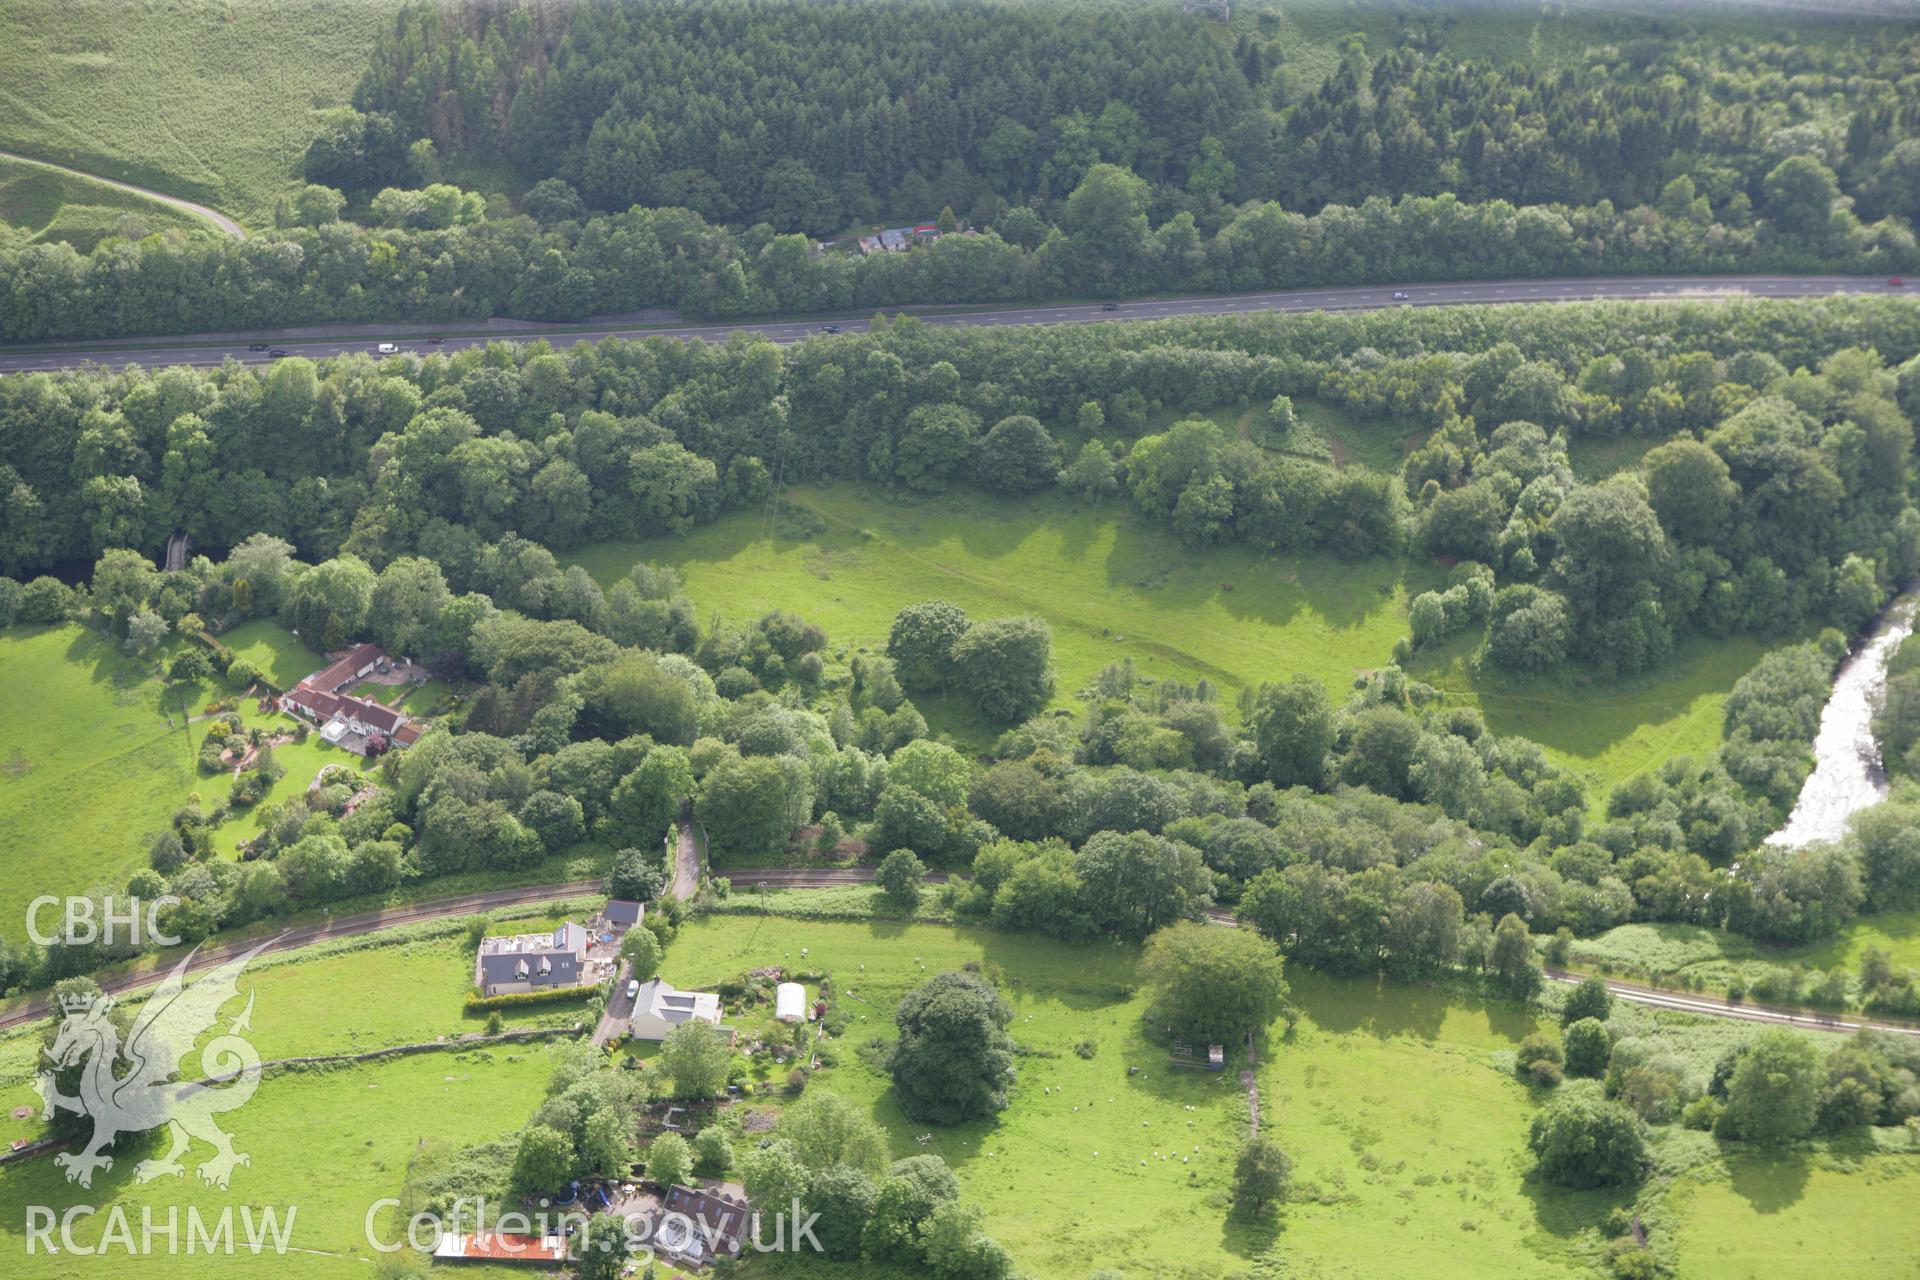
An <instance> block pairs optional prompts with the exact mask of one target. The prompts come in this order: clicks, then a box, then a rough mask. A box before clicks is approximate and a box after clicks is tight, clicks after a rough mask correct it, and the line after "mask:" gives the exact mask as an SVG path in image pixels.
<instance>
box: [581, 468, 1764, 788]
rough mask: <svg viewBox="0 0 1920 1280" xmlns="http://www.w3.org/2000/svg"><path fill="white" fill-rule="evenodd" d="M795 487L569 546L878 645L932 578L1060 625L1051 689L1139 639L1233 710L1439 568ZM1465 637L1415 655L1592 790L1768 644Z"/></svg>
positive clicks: (1340, 662)
mask: <svg viewBox="0 0 1920 1280" xmlns="http://www.w3.org/2000/svg"><path fill="white" fill-rule="evenodd" d="M1374 447H1389V448H1398V447H1399V445H1398V443H1397V442H1395V441H1392V440H1389V441H1385V442H1384V443H1382V442H1378V441H1376V442H1375V446H1374ZM792 500H793V501H794V502H795V503H797V504H798V505H800V506H801V507H804V508H805V509H806V510H808V511H810V512H813V513H815V515H816V516H817V517H818V520H819V531H818V532H816V533H812V534H809V535H804V536H787V533H783V531H782V529H781V528H780V527H776V526H774V525H773V524H771V523H770V522H769V520H768V518H767V516H766V515H765V513H756V512H738V513H735V514H733V515H730V516H727V517H724V518H722V519H721V520H719V521H716V522H715V523H713V524H711V525H707V526H705V527H703V528H700V529H696V530H695V531H693V532H692V533H690V534H688V535H686V536H685V537H681V538H672V539H657V540H654V541H650V542H639V543H626V542H623V543H599V544H596V545H594V546H591V547H588V548H587V549H585V550H583V551H581V552H578V553H576V554H575V555H574V556H573V557H572V558H573V559H574V560H576V561H578V562H579V563H581V564H584V565H585V566H586V567H587V568H588V570H589V571H591V572H592V573H593V574H594V576H595V577H596V578H597V579H599V580H600V581H601V582H602V583H603V584H609V583H611V582H613V581H614V580H615V579H617V578H619V577H620V576H621V575H622V574H624V573H625V572H626V571H627V569H628V568H629V567H631V566H632V565H633V564H634V563H635V562H636V561H639V560H649V559H650V560H654V561H656V562H658V563H662V564H671V565H673V566H674V567H675V568H676V569H678V570H679V571H680V573H681V575H682V577H683V578H684V579H685V580H686V584H687V589H688V591H689V593H690V594H691V595H692V597H693V600H694V603H695V604H696V605H697V606H698V607H699V610H700V616H701V619H702V622H703V623H704V622H705V621H706V620H707V619H708V618H710V617H711V616H713V614H714V613H716V612H717V613H718V614H719V615H720V616H721V617H722V618H724V619H726V620H727V621H730V622H746V621H751V620H752V619H753V618H755V617H757V616H759V615H760V614H762V613H764V612H766V611H767V610H769V609H774V608H784V609H792V610H795V611H797V612H799V613H800V614H801V615H802V616H804V617H806V618H807V619H808V620H809V621H812V622H816V623H818V624H820V625H821V626H823V627H824V628H826V631H827V635H828V637H829V639H830V641H831V643H832V645H833V647H834V648H835V649H840V648H843V647H844V648H845V649H847V650H848V651H855V650H859V649H861V648H865V649H868V650H873V651H877V650H880V649H882V648H884V646H885V644H886V635H887V627H888V625H889V624H890V623H891V622H892V620H893V615H894V614H895V613H897V612H898V611H899V610H900V609H901V608H902V607H903V606H905V605H908V604H912V603H915V602H917V601H921V600H926V599H929V598H932V597H944V598H946V599H949V600H952V601H953V602H954V603H956V604H959V605H960V606H962V607H963V608H965V609H966V610H967V611H968V612H969V613H972V614H975V615H977V616H993V615H997V614H1006V613H1036V614H1039V615H1040V616H1042V617H1044V618H1046V619H1047V621H1048V622H1049V623H1050V624H1051V625H1052V627H1053V643H1054V664H1055V666H1056V668H1057V670H1058V675H1059V688H1058V692H1057V694H1056V698H1055V701H1056V704H1058V705H1062V706H1065V705H1068V704H1070V703H1071V702H1072V700H1073V698H1074V696H1075V695H1076V694H1077V693H1078V692H1079V691H1080V690H1082V689H1084V688H1085V687H1086V686H1087V685H1088V684H1090V683H1091V682H1092V680H1093V678H1094V676H1095V675H1096V674H1098V672H1099V670H1100V668H1101V667H1103V666H1105V665H1106V664H1107V663H1109V662H1113V661H1116V660H1118V659H1120V658H1122V657H1129V656H1130V657H1132V659H1133V660H1134V663H1135V666H1136V667H1137V668H1138V669H1139V671H1140V672H1141V673H1142V674H1144V675H1147V676H1152V677H1156V678H1163V679H1178V680H1185V681H1194V680H1198V679H1201V678H1205V679H1208V680H1211V681H1212V682H1213V683H1214V685H1215V686H1216V687H1217V688H1218V689H1219V690H1220V694H1221V700H1222V702H1223V704H1224V705H1226V706H1227V707H1228V708H1229V710H1230V711H1231V708H1232V707H1233V702H1234V698H1235V696H1236V695H1237V693H1238V692H1239V690H1240V689H1242V688H1244V687H1246V686H1247V685H1249V684H1256V683H1259V682H1261V681H1268V680H1278V679H1285V678H1286V677H1287V676H1289V675H1291V674H1293V673H1295V672H1305V673H1307V674H1308V675H1311V676H1313V677H1314V678H1316V679H1318V680H1321V681H1322V682H1324V683H1325V684H1326V686H1327V688H1328V690H1329V692H1330V693H1331V694H1332V695H1333V697H1334V698H1335V699H1340V698H1343V697H1345V695H1346V691H1347V690H1348V688H1349V687H1350V686H1351V684H1352V681H1353V679H1354V677H1355V676H1356V675H1358V674H1359V673H1361V672H1363V671H1367V670H1370V669H1372V668H1374V667H1377V666H1380V665H1382V664H1384V663H1386V662H1387V661H1388V660H1389V659H1390V657H1391V655H1392V649H1393V643H1394V641H1395V639H1397V638H1398V637H1399V636H1400V635H1402V634H1404V632H1405V630H1406V602H1407V600H1408V598H1409V597H1410V596H1412V595H1414V594H1417V593H1419V592H1421V591H1424V590H1427V589H1428V588H1430V587H1433V586H1436V585H1440V584H1441V583H1442V581H1443V574H1442V571H1441V570H1440V569H1439V567H1438V566H1436V565H1432V564H1430V563H1428V562H1425V561H1421V560H1410V561H1407V562H1395V561H1391V560H1385V559H1372V560H1364V561H1358V562H1351V561H1344V560H1340V559H1337V558H1335V557H1333V556H1330V555H1323V554H1318V553H1311V554H1306V555H1284V556H1283V555H1266V556H1263V555H1259V554H1257V553H1255V552H1253V551H1251V550H1248V549H1246V548H1243V547H1219V548H1212V549H1208V550H1204V551H1194V550H1191V549H1189V548H1187V547H1185V546H1183V545H1181V543H1180V542H1179V540H1178V539H1177V538H1175V537H1174V536H1173V535H1172V534H1170V533H1168V532H1167V531H1165V530H1163V529H1158V528H1155V527H1153V526H1152V524H1151V523H1150V522H1149V521H1147V520H1145V519H1143V518H1142V517H1140V516H1139V515H1137V514H1136V513H1134V512H1133V511H1131V510H1130V509H1129V508H1127V507H1126V506H1124V505H1122V504H1119V503H1108V504H1104V505H1096V506H1085V505H1081V504H1079V503H1076V502H1073V501H1071V500H1069V499H1066V498H1064V497H1061V496H1058V495H1046V496H1042V497H1038V498H1033V499H1027V500H1022V501H1008V500H1003V499H994V498H988V497H985V496H982V495H979V494H973V493H969V494H966V495H955V496H948V497H939V498H922V499H909V498H901V497H897V496H886V495H879V496H868V495H862V494H860V493H857V492H856V491H854V490H852V489H848V488H843V487H825V488H810V489H802V490H798V491H796V492H795V493H794V494H793V495H792ZM788 532H789V533H790V532H792V531H791V530H789V531H788ZM1470 643H1471V642H1469V641H1467V640H1464V639H1463V640H1461V641H1458V642H1455V644H1453V645H1451V646H1448V647H1445V648H1442V649H1440V650H1438V651H1436V652H1434V653H1432V654H1427V653H1422V654H1421V655H1420V656H1419V657H1418V658H1416V660H1415V662H1414V665H1413V674H1414V675H1416V676H1417V677H1419V678H1420V679H1423V680H1427V681H1430V682H1432V683H1434V684H1436V685H1439V686H1440V687H1442V688H1445V689H1447V690H1449V691H1450V692H1451V693H1452V694H1454V695H1455V696H1456V697H1458V698H1459V699H1460V700H1461V701H1464V702H1468V703H1472V704H1476V705H1478V706H1479V707H1480V708H1481V709H1482V710H1483V711H1484V712H1485V713H1486V716H1487V719H1488V723H1489V724H1490V725H1492V727H1493V728H1494V729H1495V730H1496V731H1498V732H1500V733H1508V734H1521V735H1524V736H1526V737H1530V738H1533V739H1535V740H1536V741H1538V742H1540V743H1541V744H1542V745H1543V746H1545V747H1546V748H1547V749H1548V751H1549V752H1550V753H1551V754H1552V755H1553V756H1554V758H1555V759H1556V760H1558V761H1559V762H1561V763H1563V764H1565V765H1567V766H1568V767H1570V768H1572V769H1574V770H1575V771H1576V772H1578V773H1580V774H1581V775H1583V776H1584V777H1585V778H1586V780H1587V782H1588V794H1589V797H1590V798H1591V799H1592V800H1593V802H1594V803H1595V804H1596V805H1598V804H1602V803H1604V801H1605V798H1606V793H1607V791H1608V790H1609V789H1610V788H1611V787H1612V786H1613V784H1614V783H1616V782H1618V781H1619V780H1620V779H1622V778H1625V777H1628V776H1630V775H1632V774H1634V773H1637V772H1639V771H1641V770H1643V769H1647V768H1652V767H1655V766H1657V765H1659V764H1660V763H1661V762H1663V761H1665V760H1667V759H1669V758H1671V757H1672V756H1674V755H1676V754H1680V753H1694V754H1704V753H1706V752H1709V751H1711V750H1712V749H1713V748H1714V747H1715V746H1716V745H1717V744H1718V742H1719V738H1720V718H1721V706H1722V704H1723V702H1724V700H1725V697H1726V694H1727V692H1728V691H1729V690H1731V689H1732V687H1733V684H1734V682H1735V681H1736V680H1738V679H1739V678H1740V676H1741V675H1743V674H1745V672H1746V671H1747V670H1748V668H1750V667H1751V666H1752V665H1753V663H1754V662H1755V661H1756V660H1758V658H1759V657H1760V655H1761V654H1762V653H1763V652H1764V651H1765V649H1766V647H1767V646H1766V645H1765V644H1763V643H1762V642H1760V641H1757V640H1752V639H1749V638H1744V637H1736V638H1732V639H1725V640H1716V641H1711V642H1709V641H1705V640H1695V641H1688V642H1686V643H1684V644H1682V645H1681V646H1680V648H1679V651H1678V652H1677V653H1676V655H1675V657H1674V659H1673V661H1672V662H1670V663H1669V664H1668V665H1667V666H1665V667H1663V668H1662V669H1661V670H1660V672H1658V673H1657V674H1656V675H1655V676H1653V677H1650V678H1646V679H1642V680H1638V681H1626V682H1611V683H1607V682H1595V683H1591V684H1589V683H1586V682H1585V681H1584V679H1582V678H1575V677H1565V678H1555V679H1538V680H1516V679H1513V678H1510V677H1505V676H1499V675H1494V674H1491V673H1485V674H1483V673H1479V672H1475V671H1474V670H1473V669H1472V666H1471V663H1470V661H1469V658H1470V656H1471V655H1470ZM922 710H924V711H926V712H927V713H928V715H929V717H930V719H932V721H933V722H934V724H935V726H936V727H937V728H940V729H944V730H947V731H949V732H953V733H955V734H957V735H958V736H960V737H961V738H963V739H965V740H968V741H970V742H972V743H974V744H976V745H979V744H984V743H985V742H986V741H988V740H990V738H991V734H992V726H990V725H987V724H985V723H984V722H981V721H979V720H977V719H975V718H971V717H970V713H969V711H968V709H966V708H964V707H957V706H956V707H948V706H944V705H943V703H942V700H941V699H938V698H936V699H932V700H929V701H927V702H926V703H925V704H924V705H923V706H922Z"/></svg>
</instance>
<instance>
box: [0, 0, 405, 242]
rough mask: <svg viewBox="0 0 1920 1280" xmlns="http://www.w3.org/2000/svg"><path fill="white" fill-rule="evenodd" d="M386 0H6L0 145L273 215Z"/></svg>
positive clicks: (364, 53)
mask: <svg viewBox="0 0 1920 1280" xmlns="http://www.w3.org/2000/svg"><path fill="white" fill-rule="evenodd" d="M390 13H391V9H390V8H389V7H388V6H383V5H376V4H370V3H364V2H361V0H345V2H337V0H244V2H239V3H235V2H230V0H139V2H137V3H136V2H133V0H18V2H17V3H12V4H8V5H6V6H4V7H3V8H0V147H5V148H8V149H11V150H14V151H18V152H20V153H22V154H24V155H31V156H35V157H38V158H40V159H45V160H53V161H58V162H59V163H61V164H68V165H72V166H73V167H74V168H77V169H81V170H83V171H85V172H88V173H98V174H100V175H101V176H103V177H110V178H118V179H120V180H122V181H125V182H134V183H139V184H140V185H143V186H148V187H152V188H154V189H155V190H158V191H165V192H167V193H169V194H172V195H180V196H186V197H189V198H192V199H195V200H201V201H204V202H206V203H208V204H211V205H213V206H214V207H215V208H217V209H220V210H221V211H223V212H225V213H228V214H230V215H232V216H234V217H236V218H238V219H240V220H241V221H242V222H246V223H249V224H251V225H255V226H260V225H265V224H267V223H268V222H269V221H270V219H271V214H272V211H273V204H274V200H275V199H276V197H278V196H279V195H280V194H281V193H282V192H283V191H285V190H286V189H287V188H288V187H289V186H290V185H292V184H293V183H295V182H296V181H297V180H298V170H299V162H300V156H301V153H302V152H303V151H304V150H305V149H306V145H307V142H308V141H309V140H310V139H311V138H312V136H313V131H314V127H315V121H316V119H317V113H318V112H319V111H321V110H324V109H326V108H329V107H337V106H343V105H345V104H346V103H347V101H348V98H349V95H350V94H351V92H352V90H353V85H354V82H355V81H356V80H357V79H358V78H359V76H360V72H361V71H362V69H363V68H364V67H365V66H366V63H367V58H368V56H369V55H370V53H371V52H372V48H373V40H374V37H375V35H376V34H377V33H378V32H379V30H380V29H381V27H382V26H384V25H385V23H386V22H387V19H388V16H389V14H390Z"/></svg>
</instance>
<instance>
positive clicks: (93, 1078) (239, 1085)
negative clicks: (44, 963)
mask: <svg viewBox="0 0 1920 1280" xmlns="http://www.w3.org/2000/svg"><path fill="white" fill-rule="evenodd" d="M266 945H267V944H266V943H264V942H263V943H261V944H260V946H258V947H255V948H254V949H253V950H251V951H249V952H247V953H246V954H245V955H243V956H240V957H239V958H238V959H235V960H229V961H227V962H226V963H225V964H223V965H221V966H220V967H219V968H217V969H215V970H214V971H213V972H211V973H209V974H208V975H207V976H206V977H204V978H201V979H200V980H199V981H198V982H195V983H194V984H193V985H192V986H191V987H188V986H186V985H185V984H184V982H183V981H182V980H183V978H184V976H185V974H186V969H187V965H188V964H189V963H191V962H192V960H193V954H192V953H189V954H188V956H187V957H186V959H184V960H182V961H181V962H180V963H179V964H177V965H175V966H174V968H173V972H171V973H169V974H168V975H167V977H166V980H165V981H163V982H162V983H161V984H160V986H159V989H158V990H156V991H155V992H154V993H153V995H152V997H151V998H150V999H148V1001H147V1002H146V1004H145V1006H144V1007H142V1009H141V1010H140V1016H139V1017H138V1018H137V1019H136V1020H135V1022H134V1024H133V1028H132V1030H130V1031H129V1032H128V1033H127V1042H126V1046H125V1048H124V1049H122V1047H121V1045H120V1033H119V1031H118V1029H117V1028H115V1027H114V1025H113V1023H112V1022H111V1021H110V1020H109V1018H108V1016H107V1015H108V1013H109V1012H110V1011H111V1010H112V1008H113V997H111V996H104V995H103V996H99V997H95V998H89V999H86V1000H84V1001H74V1000H68V1001H63V1003H62V1008H63V1009H64V1010H65V1011H66V1019H65V1021H63V1022H62V1023H61V1024H60V1030H59V1033H58V1035H57V1036H56V1037H55V1039H54V1042H53V1047H52V1048H50V1049H48V1050H47V1058H48V1060H49V1061H50V1062H52V1064H53V1067H52V1069H50V1070H44V1071H41V1072H40V1073H39V1075H38V1079H39V1089H40V1095H41V1097H43V1098H44V1099H46V1107H45V1111H44V1114H45V1116H46V1117H47V1118H48V1119H52V1117H53V1113H54V1110H55V1108H61V1107H64V1108H65V1109H66V1110H68V1111H74V1112H78V1113H79V1114H81V1115H84V1116H88V1117H90V1118H91V1119H92V1120H93V1137H92V1139H91V1140H90V1141H89V1142H88V1143H87V1147H86V1150H84V1151H81V1152H78V1153H73V1152H62V1153H61V1154H60V1155H57V1156H55V1157H54V1161H55V1163H57V1164H59V1165H60V1166H61V1167H62V1168H64V1169H65V1170H66V1171H67V1181H69V1182H77V1183H79V1184H80V1185H81V1186H83V1187H91V1186H92V1185H93V1174H94V1170H96V1169H111V1168H112V1167H113V1157H112V1156H108V1155H103V1154H102V1152H103V1151H104V1150H105V1149H106V1148H107V1147H109V1146H112V1145H113V1142H114V1140H115V1139H116V1138H118V1137H119V1136H120V1135H121V1134H123V1133H141V1132H144V1131H146V1130H148V1129H157V1128H159V1127H160V1126H161V1125H171V1126H172V1130H173V1145H172V1146H171V1147H170V1148H169V1149H168V1151H167V1154H166V1155H164V1156H162V1157H161V1158H160V1159H158V1160H142V1161H141V1162H140V1163H139V1164H138V1165H137V1166H135V1168H134V1177H135V1178H136V1179H137V1180H139V1181H141V1182H148V1181H151V1180H152V1179H154V1178H158V1177H160V1176H162V1175H163V1174H166V1175H172V1176H174V1177H178V1176H179V1175H180V1174H181V1173H182V1172H184V1171H183V1170H182V1168H181V1167H180V1156H181V1155H182V1154H183V1153H184V1152H185V1151H186V1149H187V1143H188V1140H189V1138H199V1139H200V1140H202V1141H203V1142H208V1143H211V1144H212V1145H213V1147H214V1154H213V1155H212V1156H211V1157H209V1158H208V1159H206V1160H205V1161H203V1162H201V1165H200V1170H199V1172H200V1177H201V1178H202V1179H204V1180H205V1181H206V1182H208V1183H210V1184H211V1185H213V1186H216V1187H220V1188H221V1189H223V1190H224V1189H225V1188H226V1186H227V1183H228V1180H229V1179H230V1178H231V1177H232V1176H233V1168H234V1166H235V1165H239V1164H250V1163H252V1161H251V1160H249V1159H248V1157H247V1156H246V1155H244V1154H242V1153H241V1152H238V1151H235V1150H234V1149H233V1137H232V1135H230V1134H228V1133H227V1132H226V1131H225V1130H224V1129H222V1128H221V1127H220V1126H219V1125H217V1124H215V1123H214V1115H215V1114H216V1113H218V1112H221V1111H231V1110H233V1109H234V1108H235V1107H238V1106H241V1105H243V1104H244V1103H245V1102H246V1101H247V1099H249V1098H251V1097H252V1096H253V1092H254V1090H255V1089H257V1088H259V1087H260V1055H259V1053H258V1052H256V1051H255V1049H254V1047H253V1046H252V1045H251V1044H250V1043H248V1042H247V1040H246V1039H245V1038H243V1037H242V1036H241V1035H239V1034H238V1033H239V1032H241V1031H244V1030H247V1029H248V1019H249V1018H251V1017H252V1015H253V994H252V992H251V991H249V992H248V994H247V1007H246V1008H245V1009H244V1010H243V1011H242V1012H241V1014H240V1016H239V1017H238V1018H235V1019H234V1020H233V1022H232V1024H231V1025H230V1026H229V1027H228V1028H227V1031H226V1034H224V1035H218V1036H215V1037H214V1038H213V1039H212V1040H210V1041H208V1043H207V1045H206V1047H205V1048H204V1049H202V1050H201V1051H200V1066H201V1069H202V1071H204V1072H205V1073H206V1074H205V1078H203V1079H200V1080H195V1081H191V1082H176V1081H174V1080H173V1079H172V1076H173V1074H174V1072H175V1071H177V1070H178V1069H179V1066H180V1061H181V1059H182V1058H184V1057H186V1056H187V1054H189V1053H191V1052H192V1050H193V1046H194V1042H195V1041H196V1040H198V1039H199V1037H200V1034H201V1033H202V1032H204V1031H205V1030H207V1028H209V1027H211V1026H212V1025H213V1024H214V1022H215V1021H216V1020H217V1018H218V1016H219V1013H220V1007H221V1006H222V1005H224V1004H226V1002H227V1001H229V1000H231V999H233V998H235V997H236V996H238V995H239V994H240V991H239V984H238V979H239V976H240V971H241V970H242V969H244V968H246V967H247V963H248V962H249V961H250V960H252V959H253V958H254V957H255V956H256V955H258V954H260V952H261V950H262V949H263V948H264V947H265V946H266ZM195 950H196V951H197V950H198V948H196V949H195ZM122 1054H124V1055H125V1057H126V1059H127V1061H128V1062H130V1063H131V1064H132V1066H133V1069H132V1070H131V1071H129V1072H128V1073H127V1074H126V1075H124V1076H115V1075H114V1064H115V1063H116V1062H117V1061H119V1059H120V1057H121V1056H122ZM83 1059H86V1067H85V1068H84V1070H83V1073H82V1074H81V1077H80V1091H79V1092H80V1096H79V1097H69V1096H68V1095H66V1094H63V1093H61V1092H60V1091H59V1088H58V1087H57V1086H56V1085H55V1083H54V1072H55V1071H57V1070H59V1069H61V1068H64V1067H70V1066H73V1065H74V1064H75V1063H78V1062H80V1061H81V1060H83ZM215 1086H229V1087H225V1088H216V1087H215Z"/></svg>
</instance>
